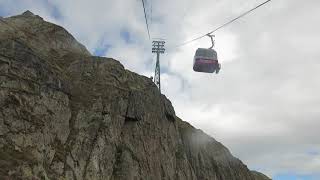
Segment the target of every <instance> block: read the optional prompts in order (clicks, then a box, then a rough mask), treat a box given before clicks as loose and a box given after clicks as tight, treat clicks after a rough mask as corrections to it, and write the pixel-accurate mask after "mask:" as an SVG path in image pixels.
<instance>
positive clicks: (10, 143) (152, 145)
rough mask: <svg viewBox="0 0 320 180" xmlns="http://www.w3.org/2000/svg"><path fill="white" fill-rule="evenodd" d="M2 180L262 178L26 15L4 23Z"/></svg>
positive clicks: (103, 62)
mask: <svg viewBox="0 0 320 180" xmlns="http://www.w3.org/2000/svg"><path fill="white" fill-rule="evenodd" d="M0 107H1V109H0V179H6V178H9V179H110V180H115V179H134V180H135V179H154V180H156V179H181V180H188V179H199V180H200V179H201V180H205V179H208V180H214V179H217V180H235V179H245V180H260V179H261V180H263V178H264V177H263V176H262V175H259V174H258V173H251V171H250V170H249V169H248V168H247V167H246V166H245V165H244V164H243V163H242V162H241V161H240V160H238V159H237V158H235V157H233V156H232V155H231V153H230V152H229V151H228V149H227V148H225V147H224V146H223V145H222V144H221V143H219V142H217V141H216V140H215V139H213V138H211V137H209V136H208V135H206V134H205V133H203V132H202V131H201V130H198V129H195V128H193V127H192V126H191V125H190V124H188V123H186V122H184V121H182V120H181V119H179V118H178V117H176V115H175V112H174V108H173V107H172V105H171V102H170V101H169V100H168V99H167V98H166V97H165V96H164V95H161V94H160V93H159V91H158V90H157V88H156V86H155V85H154V84H153V82H152V81H151V80H150V79H149V78H146V77H144V76H140V75H138V74H136V73H133V72H130V71H128V70H125V69H124V67H123V66H122V65H121V64H120V63H119V62H118V61H116V60H114V59H111V58H102V57H95V56H91V54H90V53H89V52H88V51H87V50H86V48H85V47H84V46H83V45H81V44H80V43H78V42H77V41H76V40H75V39H74V38H73V37H72V35H71V34H69V33H68V32H67V31H66V30H64V29H63V28H62V27H60V26H57V25H54V24H51V23H48V22H45V21H43V19H42V18H41V17H39V16H36V15H34V14H32V13H31V12H29V11H27V12H25V13H23V14H22V15H18V16H14V17H10V18H1V22H0Z"/></svg>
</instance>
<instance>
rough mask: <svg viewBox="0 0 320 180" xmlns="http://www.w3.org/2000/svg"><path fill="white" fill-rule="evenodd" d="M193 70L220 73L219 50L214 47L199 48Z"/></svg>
mask: <svg viewBox="0 0 320 180" xmlns="http://www.w3.org/2000/svg"><path fill="white" fill-rule="evenodd" d="M193 70H194V71H196V72H204V73H213V72H216V73H217V74H218V72H219V70H220V64H219V62H218V56H217V52H216V51H215V50H214V49H206V48H198V49H197V51H196V54H195V55H194V59H193Z"/></svg>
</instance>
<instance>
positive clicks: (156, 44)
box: [152, 41, 165, 92]
mask: <svg viewBox="0 0 320 180" xmlns="http://www.w3.org/2000/svg"><path fill="white" fill-rule="evenodd" d="M164 44H165V42H164V41H152V46H153V47H152V53H156V54H157V61H156V68H155V71H154V83H155V84H156V85H157V87H158V89H159V91H160V92H161V85H160V54H163V53H164V51H165V48H164Z"/></svg>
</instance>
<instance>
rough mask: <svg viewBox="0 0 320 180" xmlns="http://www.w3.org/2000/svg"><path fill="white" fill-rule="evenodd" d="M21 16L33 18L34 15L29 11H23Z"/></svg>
mask: <svg viewBox="0 0 320 180" xmlns="http://www.w3.org/2000/svg"><path fill="white" fill-rule="evenodd" d="M22 15H23V16H34V14H33V13H32V12H31V11H29V10H27V11H25V12H24V13H22Z"/></svg>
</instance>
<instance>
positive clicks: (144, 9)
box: [141, 0, 150, 40]
mask: <svg viewBox="0 0 320 180" xmlns="http://www.w3.org/2000/svg"><path fill="white" fill-rule="evenodd" d="M141 1H142V6H143V12H144V19H145V21H146V26H147V31H148V37H149V40H150V31H149V24H148V19H147V14H146V8H145V5H144V0H141Z"/></svg>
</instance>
